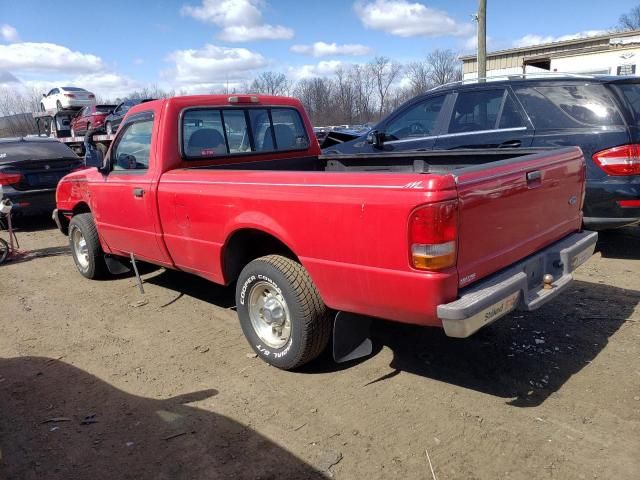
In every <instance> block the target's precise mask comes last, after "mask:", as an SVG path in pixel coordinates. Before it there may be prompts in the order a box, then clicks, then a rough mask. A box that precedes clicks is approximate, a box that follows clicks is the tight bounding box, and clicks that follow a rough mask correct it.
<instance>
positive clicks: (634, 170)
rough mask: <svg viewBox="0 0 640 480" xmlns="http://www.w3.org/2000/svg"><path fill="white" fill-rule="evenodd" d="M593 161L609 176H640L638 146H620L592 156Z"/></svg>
mask: <svg viewBox="0 0 640 480" xmlns="http://www.w3.org/2000/svg"><path fill="white" fill-rule="evenodd" d="M593 161H594V162H595V164H596V165H598V166H599V167H600V168H601V169H602V170H604V171H605V172H607V174H609V175H615V176H621V175H640V145H636V144H632V145H622V146H620V147H613V148H608V149H607V150H602V151H600V152H597V153H594V154H593Z"/></svg>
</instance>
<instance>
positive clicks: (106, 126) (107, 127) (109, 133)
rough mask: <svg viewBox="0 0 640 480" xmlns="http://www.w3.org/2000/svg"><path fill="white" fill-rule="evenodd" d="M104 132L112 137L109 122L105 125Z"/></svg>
mask: <svg viewBox="0 0 640 480" xmlns="http://www.w3.org/2000/svg"><path fill="white" fill-rule="evenodd" d="M105 130H106V131H107V135H113V127H112V126H111V122H107V123H106V125H105Z"/></svg>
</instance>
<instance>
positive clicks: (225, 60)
mask: <svg viewBox="0 0 640 480" xmlns="http://www.w3.org/2000/svg"><path fill="white" fill-rule="evenodd" d="M167 60H168V61H171V62H174V64H175V68H174V69H172V70H171V71H170V72H165V76H166V77H167V78H171V80H172V81H174V82H175V83H176V84H178V85H186V84H212V83H224V82H227V81H233V82H236V81H243V80H246V79H247V77H248V74H249V72H251V71H254V70H257V69H259V68H262V67H265V66H266V65H267V63H268V62H267V60H266V59H265V58H264V57H263V56H262V55H260V54H259V53H256V52H252V51H251V50H248V49H246V48H230V47H219V46H216V45H210V44H208V45H205V46H204V47H203V48H201V49H198V50H196V49H189V50H176V51H174V52H172V53H171V54H169V56H168V57H167Z"/></svg>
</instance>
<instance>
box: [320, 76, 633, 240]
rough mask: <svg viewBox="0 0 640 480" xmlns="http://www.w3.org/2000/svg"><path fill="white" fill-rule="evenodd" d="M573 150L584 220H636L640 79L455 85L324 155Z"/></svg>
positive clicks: (592, 223) (596, 223) (607, 223)
mask: <svg viewBox="0 0 640 480" xmlns="http://www.w3.org/2000/svg"><path fill="white" fill-rule="evenodd" d="M568 145H578V146H579V147H581V148H582V151H583V152H584V156H585V159H586V162H587V189H586V196H585V205H584V223H585V225H586V226H587V227H588V228H591V229H605V228H614V227H622V226H625V225H634V224H638V223H640V77H610V76H606V77H604V76H566V77H559V76H549V77H534V78H526V77H523V76H519V77H510V78H509V79H506V80H495V81H494V80H491V81H486V82H481V83H478V82H475V83H471V84H469V83H463V82H460V83H455V84H451V85H446V86H443V87H439V88H436V89H434V90H430V91H429V92H427V93H425V94H423V95H420V96H418V97H416V98H413V99H412V100H410V101H408V102H407V103H405V104H404V105H402V106H401V107H399V108H398V109H397V110H396V111H394V112H393V113H392V114H390V115H389V116H388V117H387V118H385V119H383V120H382V121H380V122H379V123H378V124H377V125H376V126H375V127H374V128H373V130H371V131H370V132H369V133H368V134H367V135H365V136H362V137H359V138H356V139H354V140H351V141H349V142H345V143H342V144H340V145H337V146H333V147H331V148H329V149H327V150H325V153H368V154H371V153H376V152H390V151H407V150H418V151H420V150H432V149H453V148H517V147H534V148H535V147H559V146H568Z"/></svg>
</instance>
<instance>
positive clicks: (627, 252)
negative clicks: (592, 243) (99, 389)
mask: <svg viewBox="0 0 640 480" xmlns="http://www.w3.org/2000/svg"><path fill="white" fill-rule="evenodd" d="M596 250H597V251H599V252H600V254H601V255H602V256H603V257H604V258H619V259H624V260H640V227H627V228H620V229H617V230H605V231H602V232H598V244H597V246H596Z"/></svg>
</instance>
